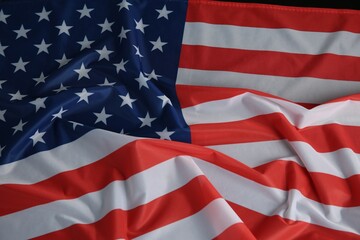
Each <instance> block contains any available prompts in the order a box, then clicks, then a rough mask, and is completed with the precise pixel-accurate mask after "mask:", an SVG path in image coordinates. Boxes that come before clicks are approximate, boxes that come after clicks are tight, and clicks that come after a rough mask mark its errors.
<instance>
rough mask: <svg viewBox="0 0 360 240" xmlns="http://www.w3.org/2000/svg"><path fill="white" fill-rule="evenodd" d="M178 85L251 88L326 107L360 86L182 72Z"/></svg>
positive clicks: (242, 75)
mask: <svg viewBox="0 0 360 240" xmlns="http://www.w3.org/2000/svg"><path fill="white" fill-rule="evenodd" d="M176 84H184V85H194V86H204V85H206V86H213V87H231V88H248V89H253V90H258V91H261V92H266V93H269V94H272V95H276V96H279V97H282V98H285V99H288V100H290V101H293V102H301V103H324V102H327V101H330V100H333V99H335V98H339V97H343V96H347V95H352V94H357V93H360V90H359V89H360V82H355V81H341V80H329V79H328V80H326V79H319V78H311V77H298V78H295V77H282V76H271V75H258V74H248V73H236V72H225V71H212V70H195V69H186V68H180V69H179V70H178V75H177V79H176Z"/></svg>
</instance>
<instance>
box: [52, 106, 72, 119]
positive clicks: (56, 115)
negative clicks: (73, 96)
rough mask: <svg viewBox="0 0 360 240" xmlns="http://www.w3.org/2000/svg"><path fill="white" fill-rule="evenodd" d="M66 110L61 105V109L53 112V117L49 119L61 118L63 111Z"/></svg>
mask: <svg viewBox="0 0 360 240" xmlns="http://www.w3.org/2000/svg"><path fill="white" fill-rule="evenodd" d="M67 111H68V110H64V109H63V107H61V109H60V110H59V112H57V113H55V114H53V115H52V116H53V118H52V119H51V121H53V120H54V119H55V118H60V119H61V118H62V115H63V113H65V112H67Z"/></svg>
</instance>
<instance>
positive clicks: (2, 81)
mask: <svg viewBox="0 0 360 240" xmlns="http://www.w3.org/2000/svg"><path fill="white" fill-rule="evenodd" d="M5 82H6V80H0V89H2V85H3V84H4V83H5Z"/></svg>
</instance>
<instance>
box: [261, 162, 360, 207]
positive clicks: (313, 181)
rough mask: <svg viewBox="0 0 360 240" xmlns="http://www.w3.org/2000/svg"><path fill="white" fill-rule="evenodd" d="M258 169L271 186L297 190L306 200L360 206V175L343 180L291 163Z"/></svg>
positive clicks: (271, 164) (280, 163)
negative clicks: (309, 170)
mask: <svg viewBox="0 0 360 240" xmlns="http://www.w3.org/2000/svg"><path fill="white" fill-rule="evenodd" d="M314 161H316V159H314ZM254 170H256V171H258V172H259V173H261V174H262V176H263V177H264V179H266V180H267V181H268V184H267V185H268V186H272V187H276V188H279V189H283V190H286V191H288V190H290V189H297V190H299V191H300V192H301V193H302V194H303V195H304V196H305V197H307V198H310V199H312V200H315V201H317V202H320V203H324V204H328V205H334V206H340V207H355V206H360V192H359V191H358V189H359V182H360V175H354V176H351V177H349V178H347V179H342V178H339V177H336V176H332V175H329V174H324V173H316V172H310V173H309V172H308V171H307V170H306V168H304V167H301V166H299V165H298V164H297V163H294V162H290V161H272V162H270V163H267V164H264V165H262V166H259V167H256V168H254ZM329 186H331V187H329Z"/></svg>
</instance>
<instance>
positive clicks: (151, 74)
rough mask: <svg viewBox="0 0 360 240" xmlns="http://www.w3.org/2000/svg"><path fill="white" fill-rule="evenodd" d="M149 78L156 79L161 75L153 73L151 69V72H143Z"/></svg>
mask: <svg viewBox="0 0 360 240" xmlns="http://www.w3.org/2000/svg"><path fill="white" fill-rule="evenodd" d="M145 74H146V75H147V77H148V78H149V79H154V80H158V77H161V75H157V74H156V73H155V70H152V72H151V73H145Z"/></svg>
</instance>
